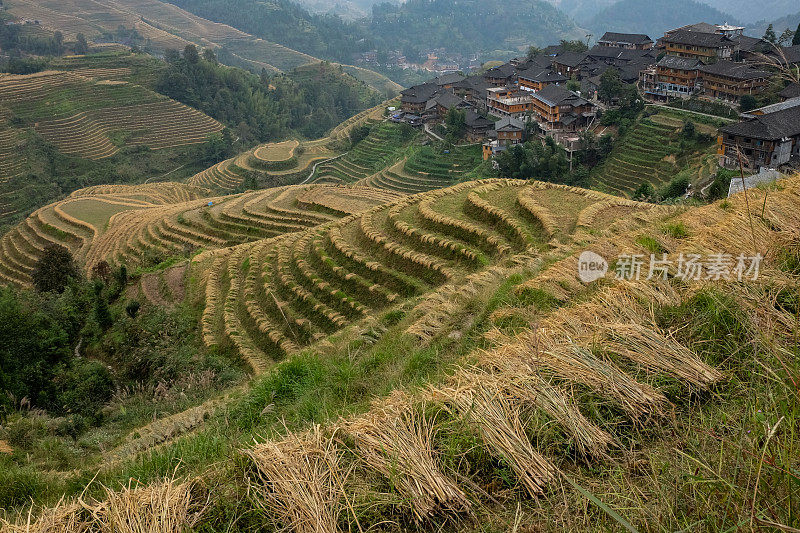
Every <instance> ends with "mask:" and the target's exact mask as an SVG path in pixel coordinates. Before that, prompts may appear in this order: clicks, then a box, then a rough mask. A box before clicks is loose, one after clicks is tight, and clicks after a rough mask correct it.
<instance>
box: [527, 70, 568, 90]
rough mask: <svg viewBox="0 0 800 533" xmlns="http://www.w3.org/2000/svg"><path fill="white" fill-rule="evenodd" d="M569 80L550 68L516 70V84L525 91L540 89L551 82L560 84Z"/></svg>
mask: <svg viewBox="0 0 800 533" xmlns="http://www.w3.org/2000/svg"><path fill="white" fill-rule="evenodd" d="M568 80H569V78H567V77H566V76H564V75H562V74H559V73H558V72H555V71H553V70H552V69H549V68H546V69H540V68H533V69H528V70H522V71H519V72H517V84H518V85H519V88H520V89H523V90H526V91H541V90H542V89H544V88H545V87H547V86H548V85H551V84H555V85H561V84H562V83H566V82H567V81H568Z"/></svg>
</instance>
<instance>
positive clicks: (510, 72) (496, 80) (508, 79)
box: [483, 63, 517, 87]
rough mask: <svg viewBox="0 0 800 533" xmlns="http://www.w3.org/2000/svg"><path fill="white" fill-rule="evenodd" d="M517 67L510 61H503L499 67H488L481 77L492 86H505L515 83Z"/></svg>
mask: <svg viewBox="0 0 800 533" xmlns="http://www.w3.org/2000/svg"><path fill="white" fill-rule="evenodd" d="M516 75H517V69H516V68H515V67H514V65H512V64H511V63H505V64H503V65H500V66H499V67H494V68H490V69H489V70H487V71H486V72H484V73H483V78H484V79H485V80H486V81H487V82H488V83H489V85H491V86H492V87H505V86H506V85H511V84H513V83H515V81H516Z"/></svg>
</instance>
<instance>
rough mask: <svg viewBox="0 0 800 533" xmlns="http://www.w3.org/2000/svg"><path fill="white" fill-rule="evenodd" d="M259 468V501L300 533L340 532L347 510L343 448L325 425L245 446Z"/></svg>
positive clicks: (255, 485)
mask: <svg viewBox="0 0 800 533" xmlns="http://www.w3.org/2000/svg"><path fill="white" fill-rule="evenodd" d="M244 453H245V455H247V456H248V457H249V458H250V459H251V460H252V461H253V463H254V464H255V466H256V468H257V470H258V477H259V481H260V482H259V483H255V484H254V485H253V486H254V487H255V489H256V492H257V494H258V495H259V503H260V504H261V505H263V507H264V508H265V509H266V510H267V511H269V512H271V513H274V514H275V515H277V517H278V519H279V520H280V522H281V523H283V524H285V525H286V526H287V527H290V528H291V529H292V530H294V531H297V532H299V533H316V532H320V533H334V532H335V531H337V527H336V523H337V521H338V519H339V513H340V512H341V508H342V506H341V494H342V493H341V488H340V484H341V483H340V482H341V480H337V477H336V476H337V475H338V473H339V459H340V453H339V452H338V451H337V449H336V445H335V443H334V441H333V439H332V438H327V437H325V436H323V434H322V431H321V430H320V426H318V425H317V426H314V427H313V428H312V429H311V430H310V431H308V432H306V433H304V434H301V435H296V434H294V433H289V434H288V435H287V436H286V438H285V439H284V440H282V441H277V442H276V441H267V442H264V443H261V444H258V445H257V446H255V447H253V448H252V449H249V450H245V451H244Z"/></svg>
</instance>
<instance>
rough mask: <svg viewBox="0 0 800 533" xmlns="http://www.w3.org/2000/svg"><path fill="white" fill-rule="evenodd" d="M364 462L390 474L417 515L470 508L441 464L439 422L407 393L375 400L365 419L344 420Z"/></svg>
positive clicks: (421, 518)
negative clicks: (436, 436) (435, 445)
mask: <svg viewBox="0 0 800 533" xmlns="http://www.w3.org/2000/svg"><path fill="white" fill-rule="evenodd" d="M342 427H343V429H344V430H345V431H346V432H347V433H348V434H349V435H350V436H351V437H352V438H353V439H354V440H355V443H356V448H357V451H358V453H359V455H360V456H361V458H362V460H363V461H364V463H365V464H366V465H367V466H368V467H370V468H372V469H374V470H376V471H378V472H379V473H381V474H382V475H384V476H386V477H387V478H389V480H390V481H391V482H392V483H393V485H394V486H395V487H396V489H397V490H398V492H399V493H400V494H401V495H402V496H403V497H404V498H406V499H407V500H408V503H409V505H410V507H411V511H412V513H413V515H414V518H415V519H417V520H419V521H422V520H424V519H425V518H427V517H429V516H431V515H433V514H435V513H437V512H445V513H459V512H465V511H469V502H468V500H467V498H466V496H465V495H464V493H463V492H462V491H461V489H460V488H459V487H458V485H456V483H455V482H454V481H453V480H452V479H450V478H449V477H447V476H446V475H445V474H444V473H443V472H442V471H441V469H440V468H439V464H438V461H437V460H436V452H435V451H434V450H433V439H434V434H435V431H436V430H435V426H434V424H433V423H432V421H431V420H429V419H428V418H427V417H425V415H424V414H421V413H420V412H419V411H418V410H417V409H416V408H415V406H414V405H413V404H412V403H411V399H410V398H409V397H408V396H407V395H406V394H404V393H401V392H399V391H396V392H395V393H393V394H392V396H390V397H389V398H388V399H387V400H385V401H381V402H376V403H375V404H374V405H373V407H372V409H370V410H369V412H368V413H366V414H365V415H364V416H362V417H361V418H357V419H354V420H348V421H343V422H342Z"/></svg>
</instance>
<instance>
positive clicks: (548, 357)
mask: <svg viewBox="0 0 800 533" xmlns="http://www.w3.org/2000/svg"><path fill="white" fill-rule="evenodd" d="M552 335H553V332H549V333H545V334H542V333H541V332H537V331H534V332H531V333H529V334H528V335H527V336H526V338H523V339H522V340H521V342H518V343H515V344H508V345H505V346H502V347H500V348H498V349H496V350H493V351H491V352H486V353H485V354H484V357H483V366H485V365H486V364H493V361H495V360H497V359H504V358H505V359H510V360H513V359H516V360H518V361H520V362H522V363H524V364H527V365H528V366H529V372H530V373H539V372H541V371H542V369H548V370H550V371H551V372H553V373H554V374H556V375H557V376H558V377H560V378H561V379H565V380H568V381H574V382H577V383H583V384H584V385H586V386H587V387H589V388H591V389H593V390H595V391H597V392H598V393H600V394H605V395H608V396H610V397H611V399H613V400H614V401H615V402H616V403H617V404H618V405H619V406H620V407H621V408H622V409H624V410H625V411H626V412H627V413H628V414H629V415H630V416H631V417H632V418H633V419H634V420H640V419H641V418H642V417H643V416H650V415H659V414H661V413H662V412H663V408H664V406H665V405H666V403H667V399H666V398H665V397H664V395H663V394H661V393H659V392H658V391H656V390H655V389H653V388H652V387H650V386H649V385H645V384H643V383H639V382H638V381H636V380H634V379H633V378H632V377H630V376H629V375H628V374H626V373H625V372H623V371H622V370H620V369H619V368H617V367H616V366H615V365H613V364H612V363H610V362H607V361H604V360H602V359H599V358H597V357H596V356H595V355H594V354H592V353H591V352H590V351H589V350H587V349H585V348H583V347H581V346H578V345H576V344H575V343H574V342H572V340H571V339H569V338H568V337H565V338H563V339H558V340H556V339H554V338H553V336H552Z"/></svg>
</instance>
